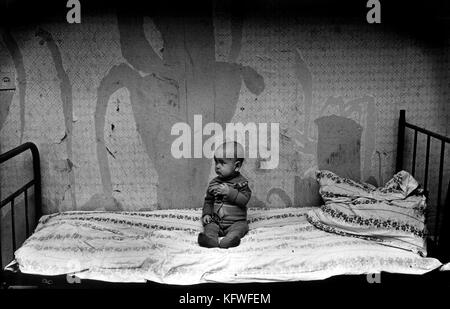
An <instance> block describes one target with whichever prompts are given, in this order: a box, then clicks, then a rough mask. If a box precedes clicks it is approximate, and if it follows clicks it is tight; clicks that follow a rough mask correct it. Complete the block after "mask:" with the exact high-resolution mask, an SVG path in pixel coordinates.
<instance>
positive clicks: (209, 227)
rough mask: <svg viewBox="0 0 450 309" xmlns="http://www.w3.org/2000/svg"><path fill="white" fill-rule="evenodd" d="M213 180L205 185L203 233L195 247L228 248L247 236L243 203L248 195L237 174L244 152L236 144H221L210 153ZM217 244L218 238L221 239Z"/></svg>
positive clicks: (242, 178) (245, 203) (240, 176)
mask: <svg viewBox="0 0 450 309" xmlns="http://www.w3.org/2000/svg"><path fill="white" fill-rule="evenodd" d="M214 162H215V170H216V173H217V177H215V178H214V179H213V180H211V182H210V183H209V185H208V189H207V191H206V197H205V203H204V205H203V213H202V223H203V226H204V231H203V233H200V234H199V235H198V243H199V245H200V246H202V247H207V248H214V247H220V248H231V247H236V246H238V245H239V244H240V242H241V238H242V237H244V235H245V234H246V233H247V232H248V225H247V207H246V205H247V202H248V200H249V199H250V196H251V194H252V192H251V191H250V188H249V187H248V181H247V179H245V177H243V176H242V175H241V174H240V173H239V170H240V169H241V167H242V163H243V162H244V149H243V147H242V145H240V144H239V143H237V142H225V143H223V144H222V145H220V146H219V147H218V148H217V149H216V151H215V152H214ZM222 236H224V237H223V238H222V240H221V241H220V243H219V237H222Z"/></svg>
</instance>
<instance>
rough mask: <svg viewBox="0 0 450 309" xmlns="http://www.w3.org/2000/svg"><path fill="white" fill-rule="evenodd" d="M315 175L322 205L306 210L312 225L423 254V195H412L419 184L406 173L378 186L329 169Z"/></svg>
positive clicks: (424, 238)
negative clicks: (359, 181) (340, 175)
mask: <svg viewBox="0 0 450 309" xmlns="http://www.w3.org/2000/svg"><path fill="white" fill-rule="evenodd" d="M316 176H317V181H318V182H319V184H320V189H319V192H320V194H321V196H322V198H323V200H324V201H325V205H323V206H322V207H320V208H317V209H314V210H312V211H310V212H309V213H308V221H309V222H310V223H311V224H313V225H314V226H315V227H317V228H319V229H322V230H324V231H327V232H332V233H336V234H339V235H345V236H352V237H359V238H364V239H367V240H372V241H376V242H379V243H381V244H384V245H388V246H393V247H397V248H402V249H405V250H410V251H412V252H415V253H418V254H420V255H422V256H426V254H427V250H426V228H425V210H426V202H425V197H424V196H423V195H422V194H412V193H413V192H415V190H416V189H417V188H418V183H417V181H416V180H415V179H414V178H413V177H412V176H411V175H410V174H409V173H407V172H405V171H401V172H399V173H397V174H395V175H394V177H393V178H392V179H391V180H389V181H388V182H387V183H386V185H385V186H384V187H381V188H375V187H373V186H372V185H370V184H365V183H357V182H355V181H353V180H350V179H347V178H344V177H339V176H337V175H336V174H334V173H332V172H330V171H318V172H317V173H316ZM416 192H417V190H416Z"/></svg>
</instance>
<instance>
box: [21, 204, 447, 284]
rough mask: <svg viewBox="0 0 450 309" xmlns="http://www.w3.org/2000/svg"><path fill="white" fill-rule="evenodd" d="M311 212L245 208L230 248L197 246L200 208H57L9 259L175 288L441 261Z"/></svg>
mask: <svg viewBox="0 0 450 309" xmlns="http://www.w3.org/2000/svg"><path fill="white" fill-rule="evenodd" d="M311 210H312V208H280V209H270V210H268V209H249V212H248V220H249V226H250V231H249V233H248V234H247V235H246V236H245V237H244V238H243V239H242V242H241V244H240V245H239V246H238V247H236V248H231V249H219V248H213V249H206V248H202V247H200V246H198V244H197V235H198V233H199V232H200V231H201V230H202V226H201V224H200V216H201V209H172V210H156V211H149V212H101V211H95V212H87V211H85V212H83V211H70V212H63V213H57V214H52V215H47V216H44V217H42V218H41V220H40V223H39V225H38V227H37V229H36V231H35V233H34V234H33V235H32V236H31V237H30V238H29V239H27V240H26V242H25V243H24V244H23V245H22V247H21V248H19V249H18V250H17V251H16V252H15V259H16V261H17V263H18V265H19V269H20V270H21V271H22V272H23V273H30V274H40V275H60V274H75V275H76V276H77V277H78V278H80V279H81V280H83V279H95V280H103V281H110V282H145V281H146V280H150V281H154V282H159V283H167V284H178V285H187V284H198V283H205V282H227V283H238V282H239V283H240V282H277V281H297V280H319V279H324V278H328V277H330V276H334V275H341V274H365V273H378V272H380V271H386V272H394V273H407V274H423V273H426V272H429V271H431V270H433V269H436V268H438V267H440V266H441V263H440V262H439V261H438V260H436V259H433V258H424V257H421V256H419V255H418V254H415V253H413V252H410V251H406V250H402V249H398V248H393V247H388V246H384V245H381V244H379V243H376V242H373V241H369V240H366V239H362V238H355V237H348V236H341V235H337V234H334V233H328V232H325V231H323V230H321V229H318V228H316V227H315V226H314V225H312V224H311V223H309V222H308V220H307V216H306V214H307V213H308V211H311Z"/></svg>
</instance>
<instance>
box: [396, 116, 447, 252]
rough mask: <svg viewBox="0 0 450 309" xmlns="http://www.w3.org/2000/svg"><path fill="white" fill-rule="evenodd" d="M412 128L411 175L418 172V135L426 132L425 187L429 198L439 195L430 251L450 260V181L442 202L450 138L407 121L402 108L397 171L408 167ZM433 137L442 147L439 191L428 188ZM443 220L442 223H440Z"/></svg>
mask: <svg viewBox="0 0 450 309" xmlns="http://www.w3.org/2000/svg"><path fill="white" fill-rule="evenodd" d="M407 128H408V129H412V130H413V131H414V141H413V153H412V164H411V170H410V172H411V175H413V176H415V172H416V157H417V135H418V134H419V133H420V134H424V135H425V136H426V139H427V142H426V152H425V170H424V181H423V189H424V190H425V194H426V196H427V198H429V197H431V196H432V194H436V196H437V200H436V201H437V204H436V217H435V220H434V233H433V234H432V235H430V236H431V238H430V239H429V244H430V245H431V248H430V249H431V250H430V253H431V255H432V256H435V257H440V258H441V259H445V260H448V259H449V258H450V248H449V246H450V237H449V235H448V233H449V227H448V225H449V224H450V222H449V219H450V218H449V216H450V213H449V211H450V210H449V191H450V190H449V189H450V182H449V185H448V189H447V197H446V198H445V201H444V202H442V178H443V174H444V157H445V146H446V144H447V143H450V138H449V137H446V136H443V135H440V134H437V133H434V132H431V131H429V130H427V129H424V128H421V127H418V126H416V125H413V124H411V123H408V122H406V112H405V110H400V118H399V124H398V141H397V143H398V144H397V161H396V171H397V172H399V171H401V170H402V169H406V168H405V166H404V149H405V131H406V129H407ZM431 138H433V139H436V140H438V141H439V142H440V144H441V149H440V159H439V173H438V187H437V192H434V190H429V188H428V180H429V179H428V174H429V164H430V144H431ZM441 212H443V217H442V219H443V220H441ZM441 221H442V225H441V224H440V223H441Z"/></svg>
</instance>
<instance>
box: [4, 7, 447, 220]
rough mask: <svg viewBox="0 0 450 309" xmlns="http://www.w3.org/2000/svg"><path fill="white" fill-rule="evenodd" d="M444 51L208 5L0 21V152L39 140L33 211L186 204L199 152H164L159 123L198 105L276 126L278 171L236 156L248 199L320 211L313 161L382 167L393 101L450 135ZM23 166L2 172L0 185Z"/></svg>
mask: <svg viewBox="0 0 450 309" xmlns="http://www.w3.org/2000/svg"><path fill="white" fill-rule="evenodd" d="M449 45H450V44H448V40H447V45H446V46H445V47H442V46H440V47H436V46H435V47H433V46H429V45H427V44H424V43H423V42H421V41H420V40H417V39H415V38H414V37H408V36H403V35H401V34H397V33H395V32H393V31H391V30H390V29H388V28H383V27H382V26H380V27H371V25H363V26H361V25H354V24H352V23H350V22H348V23H347V22H342V21H334V22H333V21H330V22H327V23H319V22H317V21H316V20H308V19H305V18H302V19H300V18H298V19H297V18H273V19H270V20H262V19H259V18H252V17H246V18H244V19H236V18H230V16H229V15H227V14H226V13H223V12H220V11H217V12H216V13H215V15H214V16H211V17H210V18H200V19H196V18H189V19H187V18H186V19H176V18H170V17H168V18H150V17H143V18H129V17H125V16H120V15H119V16H116V15H114V14H108V15H103V16H86V17H84V18H83V22H82V23H81V24H79V25H76V26H73V25H72V26H71V25H65V24H58V23H45V24H44V23H43V24H40V25H38V26H36V27H31V26H30V27H17V28H13V29H11V30H7V29H2V35H1V39H0V71H5V70H6V71H14V72H15V75H16V87H17V88H16V90H15V91H14V92H13V93H11V92H8V93H5V92H3V93H1V94H0V100H1V110H0V111H1V117H0V121H1V123H0V140H1V143H0V149H1V151H6V150H8V149H10V148H12V147H15V146H17V145H19V144H21V143H22V142H25V141H32V142H34V143H36V144H37V145H38V147H39V149H40V152H41V164H42V175H43V195H44V202H45V206H44V207H45V209H44V210H45V212H55V211H64V210H73V209H116V210H118V209H124V210H138V209H156V208H180V207H199V206H201V202H202V199H203V197H204V190H205V188H206V184H207V181H208V179H209V178H210V177H213V176H214V173H213V169H212V161H211V160H209V159H191V160H176V159H174V158H173V157H171V156H170V152H169V149H170V144H171V142H172V141H173V139H174V137H173V136H170V128H171V126H172V125H173V124H174V123H176V122H179V121H185V122H187V123H190V124H192V119H193V115H195V114H201V115H202V116H203V118H204V123H206V122H211V121H215V122H218V123H220V124H222V125H223V124H225V123H227V122H243V123H247V122H255V123H270V122H276V123H279V125H280V136H279V137H280V138H279V146H280V161H279V165H278V167H277V168H276V169H271V170H264V169H261V168H260V163H261V162H260V160H259V159H248V160H246V162H245V164H244V169H243V173H244V174H245V175H246V176H247V177H248V178H249V179H250V184H251V188H252V190H253V197H252V200H251V206H260V207H283V206H307V205H317V204H319V203H320V199H319V198H318V195H317V186H316V184H315V180H314V179H313V172H314V170H316V169H318V168H329V169H334V170H336V171H341V173H343V174H344V175H343V176H348V177H352V178H355V179H358V180H363V181H369V182H372V183H375V184H383V183H385V182H386V181H387V180H388V179H389V178H390V177H391V176H392V174H393V172H394V166H395V151H396V132H397V119H398V115H399V110H400V109H406V110H407V119H408V121H411V122H412V123H415V124H418V125H423V126H425V127H427V128H428V129H430V130H433V131H437V132H440V133H442V134H444V135H445V134H446V135H449V134H450V128H449V118H450V108H449V103H448V102H449V100H450V94H449V87H448V85H449V82H450V76H449V70H448V68H449V52H448V51H449ZM345 145H347V146H345ZM433 147H434V148H433V149H438V148H436V147H438V146H436V147H435V146H433ZM318 149H321V150H320V152H319V153H318ZM349 149H350V150H351V151H350V150H349ZM446 157H447V158H448V157H449V156H448V152H447V153H446ZM419 161H420V160H419ZM23 162H24V161H20V160H18V161H17V162H16V163H14V162H13V164H9V165H7V166H5V167H4V168H2V170H1V171H0V177H1V179H2V181H1V184H2V187H1V190H2V195H3V194H7V192H9V191H11V190H13V187H14V186H16V185H17V183H18V182H17V181H20V177H21V176H22V174H21V173H22V169H23V165H24V163H23ZM438 164H439V162H438V161H437V159H432V168H436V167H437V166H438ZM448 166H449V165H448V164H447V165H446V172H445V180H446V181H448V180H447V179H448V175H449V168H448ZM419 168H420V164H419ZM13 176H19V177H18V179H19V180H16V178H15V177H13ZM6 180H8V181H6ZM419 180H420V177H419ZM430 181H431V180H430ZM433 181H434V180H433ZM432 184H433V183H432V182H431V183H430V185H432Z"/></svg>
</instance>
